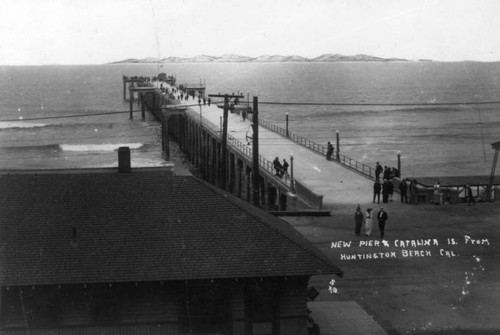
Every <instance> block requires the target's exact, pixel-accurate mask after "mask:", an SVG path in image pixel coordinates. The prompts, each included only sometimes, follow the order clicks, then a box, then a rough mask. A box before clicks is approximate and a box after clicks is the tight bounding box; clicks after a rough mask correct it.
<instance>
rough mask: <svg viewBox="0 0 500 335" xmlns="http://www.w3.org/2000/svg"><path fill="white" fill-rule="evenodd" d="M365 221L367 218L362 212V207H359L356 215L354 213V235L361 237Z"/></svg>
mask: <svg viewBox="0 0 500 335" xmlns="http://www.w3.org/2000/svg"><path fill="white" fill-rule="evenodd" d="M364 219H365V217H364V215H363V213H362V212H361V207H360V206H359V205H358V208H356V213H354V222H355V226H354V234H356V236H359V235H360V234H361V227H362V226H363V221H364Z"/></svg>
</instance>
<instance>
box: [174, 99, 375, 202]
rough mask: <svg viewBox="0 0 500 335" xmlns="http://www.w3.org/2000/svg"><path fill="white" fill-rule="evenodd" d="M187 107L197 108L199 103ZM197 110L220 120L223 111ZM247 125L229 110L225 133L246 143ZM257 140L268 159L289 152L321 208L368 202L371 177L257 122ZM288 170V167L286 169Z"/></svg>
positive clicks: (297, 173) (298, 174) (216, 121)
mask: <svg viewBox="0 0 500 335" xmlns="http://www.w3.org/2000/svg"><path fill="white" fill-rule="evenodd" d="M196 102H197V101H196ZM196 102H195V100H193V99H192V98H191V99H190V100H187V101H186V100H183V101H181V105H188V106H189V105H193V104H195V103H196ZM191 108H192V109H193V110H194V111H196V112H198V113H199V112H200V107H199V106H195V107H191ZM201 114H202V116H203V118H206V119H208V120H209V121H210V122H212V123H214V124H220V122H221V117H222V114H223V111H222V109H220V108H218V107H217V104H216V103H212V104H211V105H210V106H208V105H202V106H201ZM250 128H251V121H249V120H248V119H247V120H246V121H243V120H242V117H241V116H240V115H238V114H236V113H235V114H232V113H229V118H228V134H229V135H231V136H232V137H234V138H236V139H238V140H239V141H241V142H242V143H247V139H246V136H247V133H248V132H249V129H250ZM250 132H251V130H250ZM259 143H260V145H259V151H260V155H261V156H262V157H265V158H266V159H268V160H269V161H273V160H274V158H275V157H279V159H280V161H281V162H282V161H283V158H284V159H286V160H287V162H288V163H289V164H290V163H291V162H290V156H291V154H293V157H294V160H293V165H294V167H293V169H294V178H296V179H298V180H301V181H302V182H303V183H304V184H306V185H307V186H308V187H309V188H311V189H312V190H313V191H314V192H316V193H317V194H319V195H323V209H331V208H334V207H335V205H336V204H342V203H343V204H347V203H353V202H354V203H366V202H371V199H372V187H373V181H371V180H369V179H368V178H366V177H365V176H362V175H360V174H358V173H355V172H353V171H350V170H348V169H346V168H345V167H343V166H341V165H339V164H338V163H336V162H334V161H327V160H326V158H325V157H323V156H320V155H318V154H317V153H314V152H312V151H311V150H309V149H307V148H305V147H303V146H301V145H299V144H297V143H295V142H293V141H291V140H289V139H287V138H284V137H282V136H280V135H278V134H276V133H275V132H273V131H270V130H268V129H266V128H264V127H261V126H259ZM290 170H291V167H289V169H288V171H289V172H290ZM325 181H327V182H325Z"/></svg>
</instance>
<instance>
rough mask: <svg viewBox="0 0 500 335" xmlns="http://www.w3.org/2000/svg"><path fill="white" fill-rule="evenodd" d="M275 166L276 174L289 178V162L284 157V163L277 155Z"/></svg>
mask: <svg viewBox="0 0 500 335" xmlns="http://www.w3.org/2000/svg"><path fill="white" fill-rule="evenodd" d="M273 168H274V170H275V171H276V175H277V176H278V177H280V178H282V177H283V176H285V180H286V179H287V178H289V176H288V162H287V161H286V159H284V158H283V164H281V162H280V159H279V158H278V157H276V158H275V159H274V161H273Z"/></svg>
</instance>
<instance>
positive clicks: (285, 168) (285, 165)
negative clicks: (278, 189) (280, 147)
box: [281, 158, 288, 180]
mask: <svg viewBox="0 0 500 335" xmlns="http://www.w3.org/2000/svg"><path fill="white" fill-rule="evenodd" d="M281 176H285V178H288V162H287V161H286V159H284V158H283V165H282V169H281ZM285 180H286V179H285Z"/></svg>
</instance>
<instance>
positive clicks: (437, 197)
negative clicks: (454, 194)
mask: <svg viewBox="0 0 500 335" xmlns="http://www.w3.org/2000/svg"><path fill="white" fill-rule="evenodd" d="M442 203H443V194H442V193H441V185H440V184H439V180H438V181H436V183H435V184H434V204H435V205H441V204H442Z"/></svg>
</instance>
